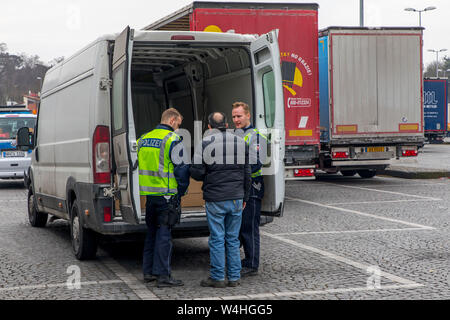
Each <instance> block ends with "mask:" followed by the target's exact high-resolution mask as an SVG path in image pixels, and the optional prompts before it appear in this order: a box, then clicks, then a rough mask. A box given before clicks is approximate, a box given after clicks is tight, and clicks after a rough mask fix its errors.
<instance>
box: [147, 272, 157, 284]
mask: <svg viewBox="0 0 450 320" xmlns="http://www.w3.org/2000/svg"><path fill="white" fill-rule="evenodd" d="M157 279H158V276H155V275H153V274H144V282H152V281H156V280H157Z"/></svg>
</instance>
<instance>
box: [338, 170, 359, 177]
mask: <svg viewBox="0 0 450 320" xmlns="http://www.w3.org/2000/svg"><path fill="white" fill-rule="evenodd" d="M341 173H342V175H343V176H344V177H353V176H354V175H355V174H356V170H341Z"/></svg>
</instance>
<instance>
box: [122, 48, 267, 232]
mask: <svg viewBox="0 0 450 320" xmlns="http://www.w3.org/2000/svg"><path fill="white" fill-rule="evenodd" d="M249 54H250V53H249V52H248V50H247V49H246V48H242V47H238V46H224V45H223V44H221V45H220V46H213V45H211V44H208V45H207V46H205V45H202V44H190V45H189V46H183V45H179V46H177V45H155V44H151V43H147V42H143V41H142V42H138V41H135V42H134V44H133V49H132V59H131V76H130V78H131V97H132V109H133V119H134V129H135V132H136V137H140V136H142V135H143V134H145V133H147V132H149V131H151V130H153V129H154V128H155V127H156V126H157V125H158V124H159V123H160V119H161V115H162V113H163V111H164V110H165V109H166V107H167V108H169V107H173V108H176V109H177V110H178V111H180V113H181V114H182V116H183V118H184V119H183V123H182V125H181V127H180V129H185V130H187V131H189V133H190V137H191V141H190V145H189V144H188V143H187V141H186V140H183V143H184V144H185V146H186V147H187V146H190V148H186V151H187V152H188V157H189V159H191V158H192V155H193V151H194V138H197V139H198V138H201V137H202V134H203V132H205V131H206V130H207V129H208V128H207V123H208V120H207V117H208V115H209V114H210V113H212V112H216V111H220V112H223V113H225V114H226V116H227V120H228V125H229V127H230V128H233V123H232V121H231V119H232V117H231V106H232V104H233V103H234V102H236V101H245V102H246V103H247V104H248V105H249V107H250V110H251V113H252V115H253V114H254V112H252V111H253V89H252V74H251V61H250V55H249ZM196 121H199V122H200V123H201V127H198V128H197V132H195V131H196V130H195V129H196V128H195V126H194V123H195V122H196ZM183 138H184V137H183ZM201 186H202V183H201V182H197V181H195V180H193V179H191V182H190V185H189V189H188V193H187V195H185V196H184V197H183V198H182V222H183V220H192V219H197V218H200V219H202V220H204V219H205V209H204V200H203V193H202V190H201ZM140 203H141V214H142V220H141V221H142V222H143V221H144V218H145V203H146V197H145V196H141V200H140ZM115 207H116V213H115V219H114V221H120V220H121V217H120V211H119V205H118V201H116V205H115ZM272 220H273V218H271V217H265V216H264V217H261V223H262V224H264V223H266V222H270V221H272ZM184 228H185V226H184ZM175 229H176V227H175Z"/></svg>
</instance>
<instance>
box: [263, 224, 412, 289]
mask: <svg viewBox="0 0 450 320" xmlns="http://www.w3.org/2000/svg"><path fill="white" fill-rule="evenodd" d="M261 235H264V236H266V237H269V238H272V239H275V240H278V241H281V242H284V243H287V244H290V245H292V246H295V247H297V248H300V249H303V250H307V251H311V252H314V253H316V254H319V255H321V256H324V257H326V258H328V259H332V260H336V261H339V262H342V263H345V264H348V265H350V266H352V267H355V268H357V269H360V270H363V271H364V272H367V270H369V268H370V267H371V266H369V265H366V264H363V263H360V262H357V261H353V260H350V259H348V258H345V257H342V256H339V255H337V254H334V253H331V252H328V251H325V250H322V249H318V248H315V247H311V246H308V245H306V244H303V243H300V242H297V241H294V240H290V239H286V238H283V237H281V236H277V235H275V234H271V233H268V232H265V231H261ZM380 276H381V277H384V278H386V279H389V280H391V281H392V282H396V283H399V284H402V285H414V286H421V285H420V284H418V283H416V282H414V281H411V280H408V279H405V278H402V277H399V276H396V275H394V274H391V273H388V272H385V271H380Z"/></svg>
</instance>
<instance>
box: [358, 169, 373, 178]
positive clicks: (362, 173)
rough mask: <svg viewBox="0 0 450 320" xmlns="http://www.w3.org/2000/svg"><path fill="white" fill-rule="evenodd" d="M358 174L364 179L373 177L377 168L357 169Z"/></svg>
mask: <svg viewBox="0 0 450 320" xmlns="http://www.w3.org/2000/svg"><path fill="white" fill-rule="evenodd" d="M358 174H359V176H360V177H361V178H364V179H368V178H373V177H375V176H376V175H377V170H358Z"/></svg>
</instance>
